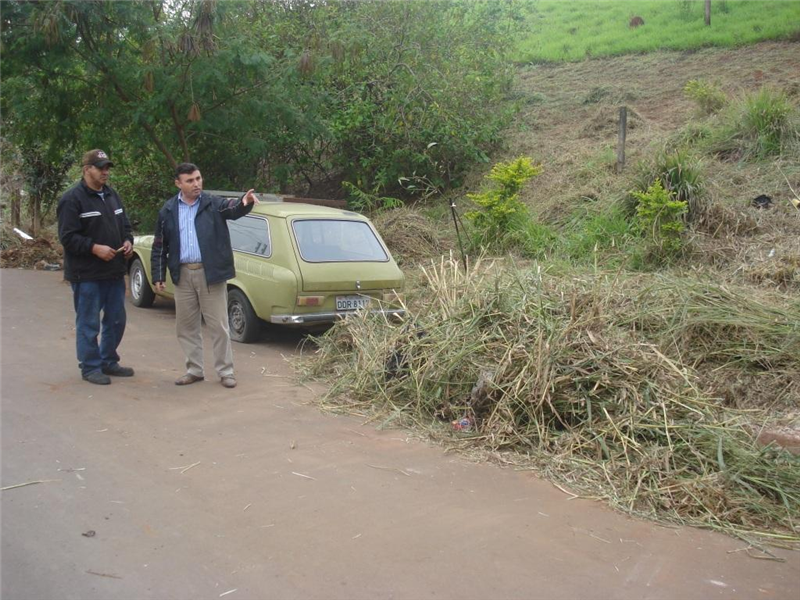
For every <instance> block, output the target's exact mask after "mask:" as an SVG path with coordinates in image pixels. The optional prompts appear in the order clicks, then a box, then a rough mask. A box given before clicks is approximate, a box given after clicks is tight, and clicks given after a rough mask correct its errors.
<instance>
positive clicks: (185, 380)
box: [175, 373, 205, 385]
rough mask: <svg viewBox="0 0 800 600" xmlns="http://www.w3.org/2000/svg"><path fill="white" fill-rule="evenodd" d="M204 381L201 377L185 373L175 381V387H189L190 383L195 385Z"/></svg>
mask: <svg viewBox="0 0 800 600" xmlns="http://www.w3.org/2000/svg"><path fill="white" fill-rule="evenodd" d="M203 379H205V378H204V377H203V376H201V375H192V374H191V373H187V374H186V375H183V376H181V377H178V378H177V379H176V380H175V385H189V384H191V383H197V382H198V381H203Z"/></svg>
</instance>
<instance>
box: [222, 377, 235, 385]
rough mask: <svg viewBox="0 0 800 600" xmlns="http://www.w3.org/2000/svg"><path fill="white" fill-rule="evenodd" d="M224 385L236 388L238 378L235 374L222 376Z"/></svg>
mask: <svg viewBox="0 0 800 600" xmlns="http://www.w3.org/2000/svg"><path fill="white" fill-rule="evenodd" d="M222 387H226V388H235V387H236V379H235V378H234V376H233V375H226V376H225V377H223V378H222Z"/></svg>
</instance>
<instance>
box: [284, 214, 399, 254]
mask: <svg viewBox="0 0 800 600" xmlns="http://www.w3.org/2000/svg"><path fill="white" fill-rule="evenodd" d="M292 227H293V228H294V236H295V239H297V245H298V247H299V248H300V256H301V257H302V258H303V260H305V261H307V262H351V261H357V262H364V261H368V262H386V261H388V260H389V257H388V256H387V254H386V251H385V250H384V249H383V246H381V243H380V242H379V241H378V238H377V237H376V236H375V233H374V232H373V231H372V228H371V227H370V226H369V225H368V224H367V223H365V222H363V221H345V220H337V219H303V220H296V221H294V223H293V224H292Z"/></svg>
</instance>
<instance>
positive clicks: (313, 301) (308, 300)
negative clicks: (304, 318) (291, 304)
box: [297, 296, 325, 306]
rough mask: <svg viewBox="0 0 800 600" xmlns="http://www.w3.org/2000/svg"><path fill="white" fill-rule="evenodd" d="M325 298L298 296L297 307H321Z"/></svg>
mask: <svg viewBox="0 0 800 600" xmlns="http://www.w3.org/2000/svg"><path fill="white" fill-rule="evenodd" d="M324 303H325V296H298V297H297V306H322V305H323V304H324Z"/></svg>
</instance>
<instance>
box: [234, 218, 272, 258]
mask: <svg viewBox="0 0 800 600" xmlns="http://www.w3.org/2000/svg"><path fill="white" fill-rule="evenodd" d="M228 231H230V234H231V246H233V249H234V250H238V251H239V252H247V253H249V254H257V255H259V256H270V255H271V254H272V244H271V243H270V239H269V224H268V223H267V220H266V219H263V218H261V217H240V218H239V219H236V220H235V221H228Z"/></svg>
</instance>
